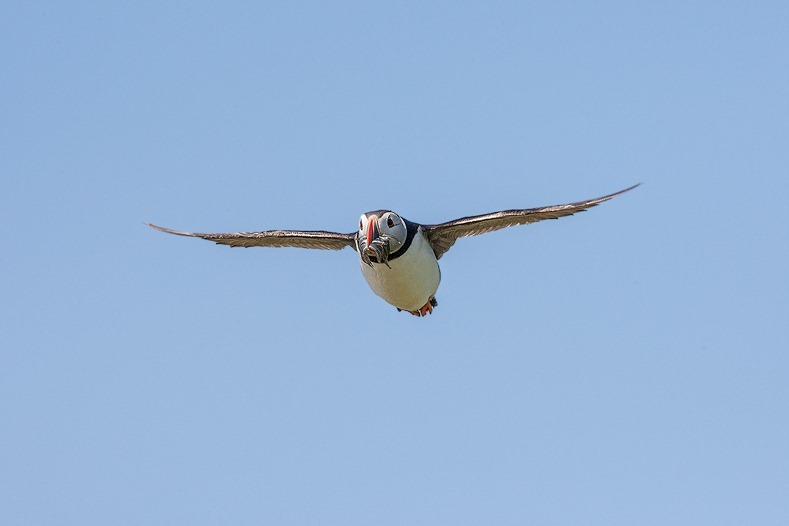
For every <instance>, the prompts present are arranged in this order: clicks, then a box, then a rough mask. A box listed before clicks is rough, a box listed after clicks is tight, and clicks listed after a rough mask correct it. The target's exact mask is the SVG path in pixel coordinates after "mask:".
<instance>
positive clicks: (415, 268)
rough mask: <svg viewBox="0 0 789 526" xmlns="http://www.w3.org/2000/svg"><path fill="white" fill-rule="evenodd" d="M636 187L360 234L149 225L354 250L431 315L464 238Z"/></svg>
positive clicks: (397, 220) (386, 224) (400, 299)
mask: <svg viewBox="0 0 789 526" xmlns="http://www.w3.org/2000/svg"><path fill="white" fill-rule="evenodd" d="M636 186H638V185H634V186H631V187H630V188H626V189H624V190H622V191H619V192H616V193H613V194H610V195H606V196H604V197H598V198H597V199H589V200H586V201H578V202H575V203H568V204H564V205H554V206H543V207H539V208H526V209H520V210H503V211H501V212H493V213H490V214H483V215H477V216H469V217H462V218H460V219H455V220H453V221H447V222H446V223H439V224H437V225H422V224H419V223H415V222H413V221H409V220H408V219H405V218H404V217H403V216H401V215H399V214H397V213H395V212H392V211H391V210H375V211H373V212H367V213H364V214H362V215H361V217H360V218H359V230H357V231H356V232H354V233H351V234H341V233H338V232H326V231H324V230H311V231H310V230H266V231H263V232H236V233H227V234H200V233H195V232H181V231H178V230H171V229H169V228H163V227H160V226H156V225H153V224H150V223H146V224H147V225H148V226H150V227H152V228H155V229H156V230H160V231H162V232H167V233H169V234H176V235H179V236H188V237H199V238H201V239H207V240H208V241H214V242H215V243H218V244H220V245H230V246H231V247H298V248H317V249H323V250H341V249H343V248H345V247H351V248H353V249H354V250H356V252H357V254H358V256H359V265H360V267H361V269H362V275H363V276H364V279H365V280H366V281H367V284H368V285H369V286H370V288H371V289H372V290H373V292H375V293H376V294H377V295H378V296H380V297H381V298H383V299H384V300H385V301H386V302H388V303H390V304H391V305H394V306H395V307H396V308H397V310H398V311H406V312H409V313H411V314H413V315H414V316H426V315H427V314H432V313H433V308H434V307H436V306H437V305H438V302H437V301H436V290H438V284H439V282H440V281H441V270H440V269H439V266H438V260H439V259H441V256H443V255H444V254H445V253H446V252H447V250H449V249H450V247H452V245H454V244H455V241H457V239H458V238H461V237H466V236H476V235H478V234H484V233H486V232H493V231H494V230H499V229H502V228H506V227H509V226H515V225H526V224H529V223H536V222H537V221H542V220H543V219H558V218H560V217H565V216H569V215H573V214H575V213H578V212H583V211H584V210H587V209H588V208H591V207H593V206H597V205H598V204H600V203H602V202H604V201H608V200H609V199H613V198H614V197H616V196H618V195H622V194H623V193H625V192H627V191H630V190H632V189H633V188H635V187H636Z"/></svg>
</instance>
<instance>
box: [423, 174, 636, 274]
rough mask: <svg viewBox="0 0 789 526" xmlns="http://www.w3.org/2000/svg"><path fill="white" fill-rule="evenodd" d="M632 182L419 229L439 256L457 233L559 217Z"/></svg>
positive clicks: (598, 201)
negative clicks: (574, 198) (572, 199)
mask: <svg viewBox="0 0 789 526" xmlns="http://www.w3.org/2000/svg"><path fill="white" fill-rule="evenodd" d="M639 184H640V183H639ZM636 186H638V185H634V186H631V187H630V188H626V189H624V190H622V191H620V192H616V193H615V194H611V195H606V196H604V197H598V198H597V199H589V200H588V201H578V202H577V203H568V204H566V205H554V206H543V207H540V208H527V209H524V210H503V211H501V212H493V213H491V214H484V215H479V216H470V217H463V218H460V219H455V220H454V221H448V222H446V223H441V224H439V225H423V226H422V231H423V232H424V233H425V236H426V237H427V240H428V242H429V243H430V246H432V247H433V251H434V252H435V253H436V258H440V257H441V256H443V255H444V253H445V252H446V251H447V250H449V248H450V247H451V246H452V245H454V244H455V241H457V239H458V238H460V237H466V236H476V235H479V234H484V233H486V232H493V231H494V230H499V229H502V228H506V227H508V226H515V225H526V224H528V223H536V222H537V221H542V220H543V219H559V218H560V217H564V216H569V215H573V214H575V213H577V212H583V211H584V210H586V209H587V208H591V207H593V206H597V205H599V204H600V203H602V202H604V201H608V200H609V199H613V198H614V197H616V196H618V195H621V194H623V193H625V192H627V191H630V190H632V189H633V188H635V187H636Z"/></svg>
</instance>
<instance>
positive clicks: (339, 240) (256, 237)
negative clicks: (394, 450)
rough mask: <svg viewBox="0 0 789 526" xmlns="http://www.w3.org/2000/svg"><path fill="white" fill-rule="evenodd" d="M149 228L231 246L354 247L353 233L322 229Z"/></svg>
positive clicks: (329, 248)
mask: <svg viewBox="0 0 789 526" xmlns="http://www.w3.org/2000/svg"><path fill="white" fill-rule="evenodd" d="M146 225H148V226H149V227H151V228H155V229H156V230H160V231H162V232H167V233H168V234H175V235H178V236H188V237H199V238H201V239H207V240H208V241H213V242H214V243H218V244H220V245H230V246H231V247H297V248H318V249H323V250H341V249H343V248H345V247H354V246H355V244H354V238H355V234H339V233H337V232H324V231H323V230H316V231H305V230H267V231H265V232H234V233H228V234H198V233H195V232H180V231H178V230H170V229H169V228H163V227H160V226H156V225H152V224H150V223H146Z"/></svg>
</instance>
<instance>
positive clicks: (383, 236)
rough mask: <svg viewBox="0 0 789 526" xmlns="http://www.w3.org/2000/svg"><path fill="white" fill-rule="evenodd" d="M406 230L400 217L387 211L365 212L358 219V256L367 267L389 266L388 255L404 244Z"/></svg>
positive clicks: (406, 234)
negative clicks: (375, 265) (381, 264)
mask: <svg viewBox="0 0 789 526" xmlns="http://www.w3.org/2000/svg"><path fill="white" fill-rule="evenodd" d="M407 236H408V228H407V227H406V224H405V221H404V220H403V218H402V217H400V216H399V215H397V214H395V213H394V212H392V211H389V210H376V211H375V212H367V213H366V214H362V216H361V217H360V218H359V232H358V234H357V236H356V241H357V246H358V248H359V256H360V257H361V258H362V261H364V262H365V263H366V264H367V265H370V266H371V267H372V266H373V263H383V264H384V265H386V266H387V267H388V266H389V254H391V253H392V252H396V251H397V250H399V249H400V247H402V246H403V244H405V240H406V237H407Z"/></svg>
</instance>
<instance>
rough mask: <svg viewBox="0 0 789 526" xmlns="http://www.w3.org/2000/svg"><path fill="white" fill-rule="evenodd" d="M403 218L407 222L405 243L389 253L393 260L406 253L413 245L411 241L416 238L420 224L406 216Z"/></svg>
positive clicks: (390, 259)
mask: <svg viewBox="0 0 789 526" xmlns="http://www.w3.org/2000/svg"><path fill="white" fill-rule="evenodd" d="M401 219H402V220H403V222H404V223H405V227H406V236H405V243H403V246H401V247H400V248H398V249H397V250H396V251H394V252H392V253H391V254H389V261H392V260H393V259H397V258H399V257H400V256H402V255H403V254H405V251H406V250H408V247H410V246H411V242H412V241H413V240H414V236H415V235H416V233H417V231H418V230H419V225H417V224H416V223H412V222H411V221H409V220H408V219H406V218H404V217H403V218H401Z"/></svg>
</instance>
